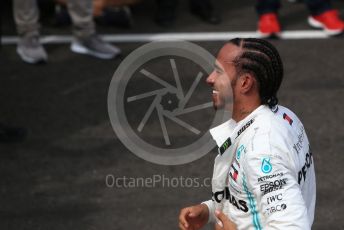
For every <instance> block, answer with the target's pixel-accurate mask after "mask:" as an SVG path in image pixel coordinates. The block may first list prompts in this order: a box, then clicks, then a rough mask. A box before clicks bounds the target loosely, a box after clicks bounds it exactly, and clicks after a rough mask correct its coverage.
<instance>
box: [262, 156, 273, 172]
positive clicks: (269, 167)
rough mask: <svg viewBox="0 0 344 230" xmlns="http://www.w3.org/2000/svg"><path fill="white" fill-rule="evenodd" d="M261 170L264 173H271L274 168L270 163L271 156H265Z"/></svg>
mask: <svg viewBox="0 0 344 230" xmlns="http://www.w3.org/2000/svg"><path fill="white" fill-rule="evenodd" d="M261 170H262V172H263V173H269V172H271V170H272V165H271V163H270V158H263V160H262V166H261Z"/></svg>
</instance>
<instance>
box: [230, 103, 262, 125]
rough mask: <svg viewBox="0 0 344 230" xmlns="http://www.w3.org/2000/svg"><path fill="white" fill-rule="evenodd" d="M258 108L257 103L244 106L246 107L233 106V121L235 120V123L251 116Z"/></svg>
mask: <svg viewBox="0 0 344 230" xmlns="http://www.w3.org/2000/svg"><path fill="white" fill-rule="evenodd" d="M259 106H260V104H258V103H252V104H250V105H249V104H246V105H240V104H237V105H235V104H234V105H233V114H232V118H233V120H235V121H236V122H239V121H241V120H243V119H245V117H247V116H248V115H249V114H251V113H252V112H253V111H254V110H256V109H257V108H258V107H259Z"/></svg>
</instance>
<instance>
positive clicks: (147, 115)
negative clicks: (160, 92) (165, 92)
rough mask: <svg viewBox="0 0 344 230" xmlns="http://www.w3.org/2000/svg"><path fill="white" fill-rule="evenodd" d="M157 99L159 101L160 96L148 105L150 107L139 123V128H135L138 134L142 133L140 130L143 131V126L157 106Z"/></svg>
mask: <svg viewBox="0 0 344 230" xmlns="http://www.w3.org/2000/svg"><path fill="white" fill-rule="evenodd" d="M159 99H160V96H157V97H156V98H155V99H154V100H153V102H152V104H151V105H150V107H149V108H148V110H147V112H146V114H145V116H144V117H143V119H142V121H141V122H140V124H139V127H138V128H137V130H138V131H139V132H141V131H142V129H143V127H144V126H145V124H146V122H147V120H148V118H149V117H150V115H151V114H152V112H153V109H154V107H156V106H157V103H158V101H159Z"/></svg>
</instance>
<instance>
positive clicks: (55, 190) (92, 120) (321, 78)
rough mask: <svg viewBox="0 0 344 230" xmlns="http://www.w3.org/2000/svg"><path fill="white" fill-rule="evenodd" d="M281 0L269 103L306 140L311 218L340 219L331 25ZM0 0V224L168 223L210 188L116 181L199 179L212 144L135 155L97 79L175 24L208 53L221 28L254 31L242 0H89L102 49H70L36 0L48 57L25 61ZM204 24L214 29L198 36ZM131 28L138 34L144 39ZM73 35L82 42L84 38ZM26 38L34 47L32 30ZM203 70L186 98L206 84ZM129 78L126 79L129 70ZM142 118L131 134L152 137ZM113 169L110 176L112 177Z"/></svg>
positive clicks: (63, 15)
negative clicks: (154, 159) (278, 81)
mask: <svg viewBox="0 0 344 230" xmlns="http://www.w3.org/2000/svg"><path fill="white" fill-rule="evenodd" d="M114 2H115V3H114ZM281 3H282V6H283V7H281V9H280V10H279V18H280V24H281V30H283V31H285V32H286V34H288V33H289V35H290V34H291V33H292V32H295V31H296V32H297V33H296V36H295V37H293V38H291V36H289V37H288V36H286V37H283V36H282V39H270V41H271V42H272V43H273V44H274V45H275V46H276V47H277V48H278V50H279V52H280V54H281V56H282V59H283V62H284V66H285V78H284V82H283V83H282V88H281V89H280V93H279V98H280V103H281V104H283V105H285V106H287V107H289V108H290V109H292V110H293V111H294V112H295V113H296V114H297V115H298V116H299V117H300V118H301V120H302V121H303V123H304V125H305V127H306V130H307V133H308V137H309V139H310V143H311V145H312V150H313V156H314V159H315V167H316V175H317V204H316V216H315V222H314V224H313V229H317V230H320V229H344V220H343V218H342V217H343V211H342V207H343V205H344V193H343V191H344V185H343V181H344V173H343V171H342V165H343V164H344V155H343V154H342V151H343V150H342V149H344V145H343V139H344V126H343V115H342V114H344V109H343V106H342V105H343V102H342V101H341V100H342V99H343V97H344V66H343V63H344V62H343V57H344V40H343V36H342V35H341V33H338V34H337V35H336V36H328V34H326V33H325V32H323V31H322V30H315V29H313V28H311V27H310V26H309V25H308V23H307V18H308V16H309V11H308V10H307V7H306V6H305V4H303V3H302V2H297V1H296V2H294V1H293V2H291V1H285V0H282V1H281ZM0 4H1V50H0V95H1V96H0V105H1V113H0V114H1V115H0V140H1V142H0V175H1V180H0V204H1V205H0V228H1V229H9V230H11V229H13V230H14V229H30V230H31V229H32V230H33V229H50V230H55V229H66V230H67V229H73V230H75V229H86V230H96V229H97V230H98V229H104V230H106V229H177V228H178V214H179V210H180V209H181V208H182V207H185V206H188V205H191V204H195V203H199V202H201V201H204V200H208V199H210V197H211V188H210V187H209V186H208V184H204V185H203V186H167V185H166V184H161V183H158V184H157V185H156V186H132V187H130V186H129V187H128V186H124V185H125V182H124V181H125V179H123V178H124V177H125V178H153V177H154V175H155V176H157V175H158V176H160V177H166V178H170V179H172V178H180V177H183V178H193V179H195V178H198V179H199V180H200V181H204V180H207V178H210V177H211V175H212V169H213V159H214V158H215V156H216V153H217V150H216V149H213V151H211V152H210V153H208V154H207V155H205V156H204V157H202V158H200V159H199V160H196V161H194V162H191V163H187V164H183V165H177V166H164V165H157V164H153V163H150V162H147V161H145V160H143V159H141V158H139V157H137V156H136V155H134V154H133V153H131V152H130V151H129V150H128V149H127V148H126V147H125V146H124V145H123V144H122V143H121V141H120V140H119V139H118V137H117V136H116V134H115V132H114V131H113V128H112V126H111V124H110V119H109V115H108V110H107V95H108V89H109V85H110V81H111V79H112V77H113V75H114V73H115V71H116V69H117V68H118V66H119V65H120V63H121V62H122V61H123V60H124V59H125V58H126V57H127V56H128V55H129V54H130V53H131V52H133V51H134V50H135V49H137V48H138V47H140V46H142V45H144V44H146V43H147V42H148V40H152V39H153V38H152V36H154V35H164V34H165V35H166V34H177V35H183V36H184V35H185V38H186V39H190V36H189V37H188V36H187V34H188V33H196V34H198V35H199V36H198V37H201V39H199V38H198V39H196V41H193V42H194V43H196V44H197V45H199V46H200V47H203V48H204V49H206V50H207V51H208V52H210V53H211V54H213V55H216V53H217V51H218V50H219V48H221V46H222V45H223V43H224V41H225V40H226V38H223V37H221V36H222V35H223V34H222V33H221V32H226V33H227V32H228V38H230V37H231V36H235V35H236V34H238V35H240V34H242V33H244V32H247V33H249V34H250V35H252V36H253V35H256V36H258V34H256V31H257V23H258V20H259V19H261V17H259V16H258V15H257V13H256V9H255V3H254V1H249V0H241V1H234V0H226V1H225V0H214V1H212V2H211V5H206V6H197V3H192V1H186V0H179V2H178V4H176V3H173V4H171V3H168V4H167V3H164V1H155V0H131V1H124V0H123V1H117V2H116V1H113V2H111V1H94V4H93V9H92V14H93V17H94V20H95V27H96V31H97V34H99V35H100V37H102V36H103V35H106V36H108V39H105V38H104V40H105V41H104V40H100V41H101V42H103V43H101V44H100V45H103V46H102V47H101V49H102V50H101V52H103V53H107V54H109V53H110V54H109V55H110V56H111V55H113V57H111V58H107V59H102V58H97V57H92V56H91V55H82V54H79V53H75V52H71V50H70V47H69V46H70V42H71V41H72V39H73V36H72V35H73V34H75V33H74V32H73V29H72V25H71V18H70V16H69V14H68V10H67V8H66V6H65V3H64V2H63V1H56V2H54V1H53V0H51V1H49V0H45V1H38V6H39V9H40V22H41V29H40V35H41V36H40V37H41V38H42V41H43V46H44V49H45V52H46V54H47V55H48V56H49V58H48V59H45V58H42V56H40V60H39V61H38V62H37V63H36V64H32V63H31V64H30V63H27V59H26V61H25V60H24V61H23V56H20V55H18V54H17V52H18V50H17V45H20V44H21V45H23V47H22V48H23V49H24V51H25V49H26V48H27V47H26V46H25V44H28V43H25V42H28V40H25V41H23V39H25V38H27V37H25V36H26V34H23V33H19V32H18V31H17V30H16V24H15V21H14V18H13V9H12V8H13V3H12V1H10V0H2V1H1V3H0ZM164 4H165V5H164ZM166 4H167V5H166ZM192 4H194V6H192ZM195 5H196V6H195ZM332 7H333V9H337V10H338V17H339V18H344V1H342V0H334V1H332ZM25 15H26V16H27V17H28V14H25ZM260 16H261V15H260ZM24 18H25V17H24ZM338 20H339V19H338ZM337 26H338V25H337ZM258 30H259V28H258ZM343 30H344V28H343ZM17 32H18V33H17ZM263 32H264V31H263ZM206 33H212V34H211V35H213V36H214V37H210V38H209V40H206V39H202V36H203V35H204V34H206ZM220 33H221V34H220ZM147 34H148V35H147ZM123 35H125V36H123ZM140 35H145V37H144V39H143V38H142V37H140ZM220 35H221V36H220ZM272 35H274V34H272ZM121 36H122V37H121ZM271 37H274V36H271ZM30 38H31V37H30ZM200 40H202V41H200ZM80 41H81V43H80V44H83V45H85V46H87V45H88V44H93V43H87V42H88V41H89V40H87V41H86V40H82V39H81V38H80ZM18 42H19V43H18ZM20 42H22V43H20ZM31 42H32V40H31ZM92 42H93V40H92ZM109 43H111V47H112V48H110V46H109V45H110V44H109ZM30 44H33V43H30ZM34 45H35V46H32V47H34V48H35V47H39V43H37V41H36V43H34ZM96 45H99V44H98V43H96ZM114 46H116V47H115V48H116V49H115V50H114V49H113V48H114ZM32 47H31V48H32ZM117 49H120V50H121V54H119V50H117ZM24 51H23V52H24ZM26 51H27V50H26ZM28 52H31V53H32V52H33V51H32V50H29V51H28ZM22 54H23V53H22ZM36 54H37V53H35V54H34V55H36ZM30 60H31V59H30ZM177 65H178V62H177ZM181 66H182V68H179V69H178V71H180V72H179V74H180V75H183V78H182V84H183V85H185V89H186V88H188V87H189V86H190V85H191V84H192V82H193V80H194V75H193V73H190V69H189V68H187V66H186V65H181ZM183 67H184V68H183ZM147 68H148V67H147ZM154 69H155V70H157V71H158V72H160V73H161V74H162V75H163V74H164V72H166V71H167V70H166V69H167V67H166V65H164V62H163V61H162V62H156V63H155V64H154ZM205 77H206V76H205ZM204 80H205V78H203V80H202V82H201V83H200V92H202V93H201V94H199V96H198V97H196V98H194V99H193V100H194V102H195V103H197V102H200V103H201V102H202V103H203V102H205V101H207V100H208V98H210V96H211V95H210V89H209V90H208V91H207V89H206V85H205V82H204ZM141 86H142V87H146V88H149V87H151V86H152V83H151V82H150V81H148V80H147V81H142V79H141V81H140V84H136V87H141ZM131 87H132V88H135V82H132V85H131ZM148 103H149V101H148ZM148 105H149V104H148ZM145 109H146V107H144V106H137V107H135V106H134V107H133V106H132V107H130V108H129V111H127V113H128V114H131V116H130V119H131V120H133V121H135V120H138V119H142V113H143V111H144V110H145ZM211 113H212V111H211V110H209V111H208V110H207V111H206V114H211ZM135 116H137V119H136V118H135ZM189 119H190V122H191V120H193V122H194V124H197V123H200V124H203V123H204V124H205V123H207V122H208V121H207V120H206V119H207V116H203V117H202V116H194V117H191V118H189ZM155 120H156V119H155ZM150 122H151V123H150V125H151V127H153V128H152V129H151V131H146V132H145V133H143V134H142V135H144V139H145V140H151V141H152V142H157V141H163V139H157V137H161V133H156V132H158V131H156V130H159V129H158V128H157V127H158V126H157V125H158V124H156V123H155V121H154V117H153V118H152V119H151V120H150ZM169 128H170V129H171V130H172V132H173V134H174V135H177V136H176V137H175V138H177V139H176V140H178V138H179V139H180V140H182V139H184V140H185V138H186V139H187V138H189V136H188V134H184V133H183V132H180V131H179V130H178V129H177V126H173V125H171V124H170V125H169ZM173 130H174V131H173ZM178 134H179V136H178ZM184 135H185V136H184ZM162 143H163V142H162ZM113 178H122V179H121V180H120V181H119V180H118V181H117V182H118V183H117V184H114V183H113ZM128 181H129V179H128V180H127V182H128ZM125 187H126V188H125ZM206 229H212V226H208V227H207V228H206Z"/></svg>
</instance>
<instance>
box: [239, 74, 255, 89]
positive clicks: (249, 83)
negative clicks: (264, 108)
mask: <svg viewBox="0 0 344 230" xmlns="http://www.w3.org/2000/svg"><path fill="white" fill-rule="evenodd" d="M255 82H256V79H255V78H254V77H253V76H252V74H249V73H244V74H243V75H242V76H241V78H240V89H241V92H242V93H247V92H249V91H250V90H251V89H252V88H253V87H254V85H255Z"/></svg>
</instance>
